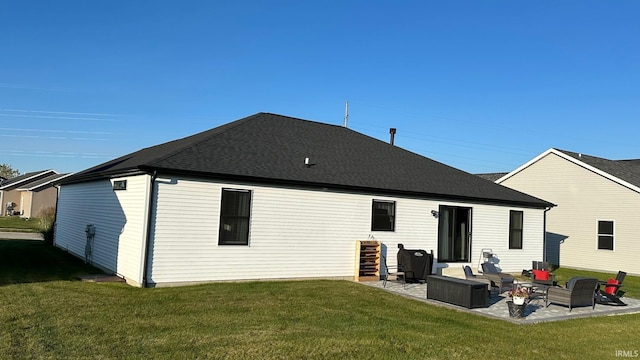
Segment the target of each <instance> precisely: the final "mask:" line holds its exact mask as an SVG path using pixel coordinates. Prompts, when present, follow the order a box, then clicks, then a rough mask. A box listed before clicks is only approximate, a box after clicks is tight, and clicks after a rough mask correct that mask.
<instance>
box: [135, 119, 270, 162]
mask: <svg viewBox="0 0 640 360" xmlns="http://www.w3.org/2000/svg"><path fill="white" fill-rule="evenodd" d="M261 114H266V113H262V112H259V113H256V114H253V115H249V116H246V117H244V118H242V119H238V120H236V121H233V122H230V123H227V124H223V125H221V126H219V127H215V128H213V129H208V130H204V131H201V132H199V133H196V134H193V135H189V136H186V137H183V138H180V139H176V140H171V141H167V142H165V143H162V144H158V145H154V146H150V147H147V148H144V149H140V151H143V150H149V149H153V148H156V147H161V146H165V145H168V144H171V143H176V142H180V141H185V140H187V139H189V138H195V137H199V136H202V138H201V139H198V140H197V141H194V142H188V141H187V142H186V143H185V144H184V145H182V146H180V147H179V148H178V149H175V150H173V151H170V152H167V153H163V154H162V155H160V156H158V157H156V158H154V159H153V160H149V161H148V162H147V163H148V164H153V163H156V162H158V161H162V160H164V159H168V158H170V157H172V156H174V155H176V154H179V153H181V152H183V151H185V150H187V149H188V148H190V147H193V146H195V145H197V144H200V143H202V142H204V141H207V140H210V139H212V138H214V137H216V136H219V135H222V134H223V133H225V132H227V131H228V130H231V129H234V128H236V127H238V126H241V125H244V124H245V123H246V122H247V121H249V120H252V118H254V117H258V116H260V115H261ZM221 127H223V128H224V130H222V131H221V130H220V128H221ZM206 133H211V134H210V135H207V136H203V135H204V134H206Z"/></svg>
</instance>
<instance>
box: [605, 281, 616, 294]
mask: <svg viewBox="0 0 640 360" xmlns="http://www.w3.org/2000/svg"><path fill="white" fill-rule="evenodd" d="M607 284H611V285H618V280H616V279H609V281H607ZM604 292H606V293H607V294H611V295H615V294H616V293H617V292H618V287H617V286H605V287H604Z"/></svg>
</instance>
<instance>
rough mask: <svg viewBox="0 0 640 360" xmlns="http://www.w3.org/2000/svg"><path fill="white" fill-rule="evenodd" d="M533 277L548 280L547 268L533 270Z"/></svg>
mask: <svg viewBox="0 0 640 360" xmlns="http://www.w3.org/2000/svg"><path fill="white" fill-rule="evenodd" d="M533 278H534V279H535V280H549V271H548V270H533Z"/></svg>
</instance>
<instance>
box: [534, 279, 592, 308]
mask: <svg viewBox="0 0 640 360" xmlns="http://www.w3.org/2000/svg"><path fill="white" fill-rule="evenodd" d="M597 288H598V279H595V278H573V279H570V280H569V281H567V284H566V285H565V287H560V286H554V287H550V288H548V289H547V296H546V302H545V303H546V304H545V305H546V306H547V307H548V306H549V304H551V303H554V304H560V305H566V306H568V307H569V312H571V309H573V308H574V307H577V306H587V305H591V308H592V309H594V308H595V307H596V301H595V293H596V289H597Z"/></svg>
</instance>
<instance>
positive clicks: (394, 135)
mask: <svg viewBox="0 0 640 360" xmlns="http://www.w3.org/2000/svg"><path fill="white" fill-rule="evenodd" d="M389 134H391V139H390V140H389V143H390V144H391V145H393V140H394V138H395V137H396V128H391V129H389Z"/></svg>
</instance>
